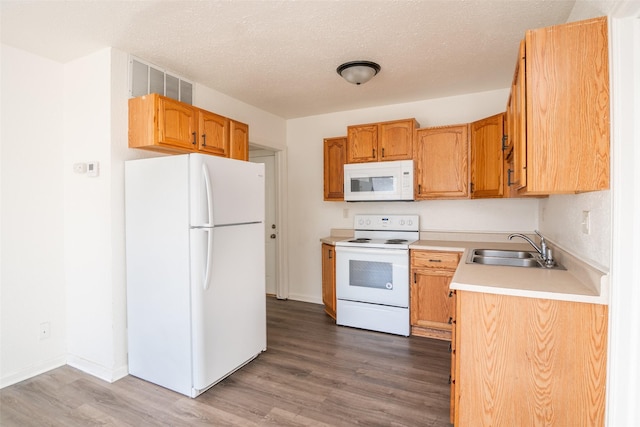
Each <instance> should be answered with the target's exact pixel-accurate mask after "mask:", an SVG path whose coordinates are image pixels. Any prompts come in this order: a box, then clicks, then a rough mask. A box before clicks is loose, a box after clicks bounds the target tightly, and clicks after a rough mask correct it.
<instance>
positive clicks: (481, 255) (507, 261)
mask: <svg viewBox="0 0 640 427" xmlns="http://www.w3.org/2000/svg"><path fill="white" fill-rule="evenodd" d="M466 262H467V264H482V265H498V266H503V267H525V268H545V269H551V270H554V269H555V270H565V268H564V267H563V266H561V265H560V264H557V263H554V265H552V266H547V265H545V264H544V262H543V261H542V260H541V259H540V256H539V255H538V254H537V253H536V252H528V251H511V250H497V249H472V250H471V251H469V256H468V257H467V261H466Z"/></svg>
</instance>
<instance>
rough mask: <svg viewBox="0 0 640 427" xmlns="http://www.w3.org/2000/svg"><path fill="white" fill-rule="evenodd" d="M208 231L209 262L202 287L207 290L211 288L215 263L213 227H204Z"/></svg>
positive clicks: (205, 269)
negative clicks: (212, 266)
mask: <svg viewBox="0 0 640 427" xmlns="http://www.w3.org/2000/svg"><path fill="white" fill-rule="evenodd" d="M203 230H205V231H206V232H207V264H206V266H205V268H204V283H203V284H202V289H204V290H205V291H206V290H207V289H209V282H211V270H212V268H211V265H212V264H213V262H212V258H213V231H214V230H213V228H203Z"/></svg>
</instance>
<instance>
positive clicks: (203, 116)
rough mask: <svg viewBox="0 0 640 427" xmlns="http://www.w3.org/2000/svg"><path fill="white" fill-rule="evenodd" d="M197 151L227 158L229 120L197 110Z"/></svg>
mask: <svg viewBox="0 0 640 427" xmlns="http://www.w3.org/2000/svg"><path fill="white" fill-rule="evenodd" d="M198 150H199V151H201V152H203V153H207V154H213V155H215V156H222V157H229V119H227V118H226V117H222V116H219V115H217V114H214V113H210V112H208V111H204V110H200V109H198Z"/></svg>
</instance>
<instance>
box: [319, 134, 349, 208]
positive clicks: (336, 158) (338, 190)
mask: <svg viewBox="0 0 640 427" xmlns="http://www.w3.org/2000/svg"><path fill="white" fill-rule="evenodd" d="M346 158H347V138H346V137H339V138H327V139H325V140H324V200H336V201H339V200H344V163H345V160H346Z"/></svg>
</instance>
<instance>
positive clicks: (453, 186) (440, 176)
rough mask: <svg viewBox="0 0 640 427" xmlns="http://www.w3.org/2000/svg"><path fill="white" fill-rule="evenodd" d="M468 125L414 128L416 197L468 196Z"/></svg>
mask: <svg viewBox="0 0 640 427" xmlns="http://www.w3.org/2000/svg"><path fill="white" fill-rule="evenodd" d="M467 130H468V125H459V126H445V127H437V128H425V129H418V130H417V131H416V133H415V135H416V137H415V141H414V156H413V157H414V160H415V185H414V188H415V192H416V200H424V199H451V198H467V197H468V196H469V191H468V188H469V186H468V182H469V168H468V164H469V156H468V153H469V141H468V138H467V135H468V132H467Z"/></svg>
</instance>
